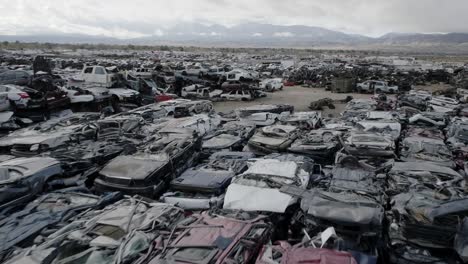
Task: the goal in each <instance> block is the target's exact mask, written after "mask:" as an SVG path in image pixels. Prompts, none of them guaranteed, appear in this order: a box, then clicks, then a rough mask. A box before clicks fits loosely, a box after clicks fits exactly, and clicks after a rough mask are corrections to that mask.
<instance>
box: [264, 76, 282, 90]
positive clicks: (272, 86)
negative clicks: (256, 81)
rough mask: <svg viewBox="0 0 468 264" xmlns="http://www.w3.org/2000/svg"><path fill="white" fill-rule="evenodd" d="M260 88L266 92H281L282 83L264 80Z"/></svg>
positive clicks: (277, 80) (279, 80) (276, 80)
mask: <svg viewBox="0 0 468 264" xmlns="http://www.w3.org/2000/svg"><path fill="white" fill-rule="evenodd" d="M260 88H261V89H264V90H265V91H267V92H274V91H277V90H283V81H282V80H281V79H266V80H263V81H261V82H260Z"/></svg>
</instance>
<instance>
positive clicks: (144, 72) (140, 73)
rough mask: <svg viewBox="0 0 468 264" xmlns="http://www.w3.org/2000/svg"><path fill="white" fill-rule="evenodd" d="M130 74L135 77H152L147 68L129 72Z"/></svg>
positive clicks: (151, 71) (150, 70)
mask: <svg viewBox="0 0 468 264" xmlns="http://www.w3.org/2000/svg"><path fill="white" fill-rule="evenodd" d="M131 74H132V75H133V76H136V77H143V78H150V77H151V76H153V70H152V69H148V68H136V69H134V70H133V71H131Z"/></svg>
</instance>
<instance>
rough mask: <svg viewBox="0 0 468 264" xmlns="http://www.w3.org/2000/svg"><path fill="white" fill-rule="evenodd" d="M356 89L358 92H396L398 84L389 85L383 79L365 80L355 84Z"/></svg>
mask: <svg viewBox="0 0 468 264" xmlns="http://www.w3.org/2000/svg"><path fill="white" fill-rule="evenodd" d="M357 91H358V92H359V93H363V92H367V93H373V92H376V93H396V92H398V86H389V85H388V82H384V81H365V82H363V83H358V84H357Z"/></svg>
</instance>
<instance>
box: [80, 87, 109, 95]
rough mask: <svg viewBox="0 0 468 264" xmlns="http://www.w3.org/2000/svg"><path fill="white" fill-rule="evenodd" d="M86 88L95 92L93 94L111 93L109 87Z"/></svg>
mask: <svg viewBox="0 0 468 264" xmlns="http://www.w3.org/2000/svg"><path fill="white" fill-rule="evenodd" d="M85 90H87V91H90V92H91V93H93V94H103V93H109V89H107V88H100V87H95V88H86V89H85Z"/></svg>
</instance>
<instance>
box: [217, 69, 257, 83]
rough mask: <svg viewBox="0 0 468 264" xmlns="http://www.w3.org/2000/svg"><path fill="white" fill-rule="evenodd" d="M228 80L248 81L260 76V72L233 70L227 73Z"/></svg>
mask: <svg viewBox="0 0 468 264" xmlns="http://www.w3.org/2000/svg"><path fill="white" fill-rule="evenodd" d="M225 76H226V80H227V81H247V80H254V79H256V78H258V73H254V72H248V71H243V70H233V71H230V72H227V73H226V74H225Z"/></svg>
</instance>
